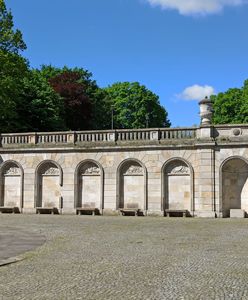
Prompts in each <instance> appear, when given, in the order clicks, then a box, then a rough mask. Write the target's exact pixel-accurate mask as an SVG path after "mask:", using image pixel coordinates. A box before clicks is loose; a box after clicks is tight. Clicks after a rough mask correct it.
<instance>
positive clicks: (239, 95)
mask: <svg viewBox="0 0 248 300" xmlns="http://www.w3.org/2000/svg"><path fill="white" fill-rule="evenodd" d="M211 99H212V101H213V107H214V118H213V122H214V123H215V124H228V123H229V124H240V123H248V80H246V81H245V82H244V86H243V87H242V88H240V89H238V88H232V89H229V90H227V91H226V92H225V93H219V94H218V95H216V96H212V97H211Z"/></svg>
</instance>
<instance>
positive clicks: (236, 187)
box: [220, 156, 248, 217]
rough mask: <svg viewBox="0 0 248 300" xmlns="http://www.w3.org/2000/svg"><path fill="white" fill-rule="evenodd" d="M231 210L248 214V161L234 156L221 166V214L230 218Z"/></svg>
mask: <svg viewBox="0 0 248 300" xmlns="http://www.w3.org/2000/svg"><path fill="white" fill-rule="evenodd" d="M230 209H243V210H245V211H246V212H248V161H247V160H246V159H244V158H242V157H239V156H234V157H230V158H228V159H226V160H225V161H224V162H223V163H222V165H221V166H220V212H221V213H222V216H223V217H229V216H230Z"/></svg>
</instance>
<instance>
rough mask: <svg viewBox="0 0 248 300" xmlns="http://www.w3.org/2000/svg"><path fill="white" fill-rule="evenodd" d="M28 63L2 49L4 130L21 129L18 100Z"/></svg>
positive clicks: (0, 111) (0, 99) (0, 100)
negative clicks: (19, 125)
mask: <svg viewBox="0 0 248 300" xmlns="http://www.w3.org/2000/svg"><path fill="white" fill-rule="evenodd" d="M27 74H28V65H27V62H26V60H25V59H24V58H22V57H21V56H19V55H17V54H15V53H11V52H5V51H3V50H0V129H1V131H2V132H14V131H19V127H18V120H19V117H18V113H17V102H18V99H19V96H20V91H21V90H22V89H23V77H25V76H26V75H27Z"/></svg>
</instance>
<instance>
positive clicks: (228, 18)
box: [5, 0, 248, 126]
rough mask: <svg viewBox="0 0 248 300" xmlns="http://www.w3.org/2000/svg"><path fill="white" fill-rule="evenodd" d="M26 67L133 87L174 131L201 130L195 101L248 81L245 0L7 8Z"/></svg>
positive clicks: (119, 0)
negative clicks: (158, 107)
mask: <svg viewBox="0 0 248 300" xmlns="http://www.w3.org/2000/svg"><path fill="white" fill-rule="evenodd" d="M5 2H6V5H7V7H8V8H10V9H11V10H12V13H13V15H14V22H15V25H16V27H17V28H19V29H20V30H21V31H22V33H23V36H24V40H25V42H26V44H27V46H28V49H27V51H25V53H24V55H25V56H26V57H27V58H28V59H29V61H30V65H31V66H32V67H39V66H40V65H41V64H52V65H55V66H59V67H60V66H64V65H67V66H69V67H74V66H78V67H83V68H86V69H88V70H89V71H91V72H92V73H93V78H94V79H95V80H96V81H97V83H98V84H99V86H101V87H104V86H107V85H110V84H112V83H114V82H117V81H138V82H140V83H142V84H144V85H146V86H147V87H148V88H149V89H150V90H152V91H153V92H154V93H156V94H157V95H159V97H160V102H161V104H162V105H163V106H165V108H166V110H167V111H168V113H169V119H170V120H171V122H172V126H191V125H193V124H199V117H198V102H197V101H198V100H199V99H200V98H202V97H204V96H205V95H206V94H211V93H218V92H221V91H225V90H227V89H228V88H230V87H241V86H242V84H243V81H244V80H245V79H248V74H247V73H248V69H247V66H248V31H247V28H248V4H247V1H246V0H190V1H189V0H70V1H68V0H35V1H34V0H21V1H17V0H5Z"/></svg>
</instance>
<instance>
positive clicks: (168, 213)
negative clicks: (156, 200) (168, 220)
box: [164, 209, 190, 217]
mask: <svg viewBox="0 0 248 300" xmlns="http://www.w3.org/2000/svg"><path fill="white" fill-rule="evenodd" d="M164 215H165V217H189V216H190V213H189V211H188V210H187V209H165V210H164Z"/></svg>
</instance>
